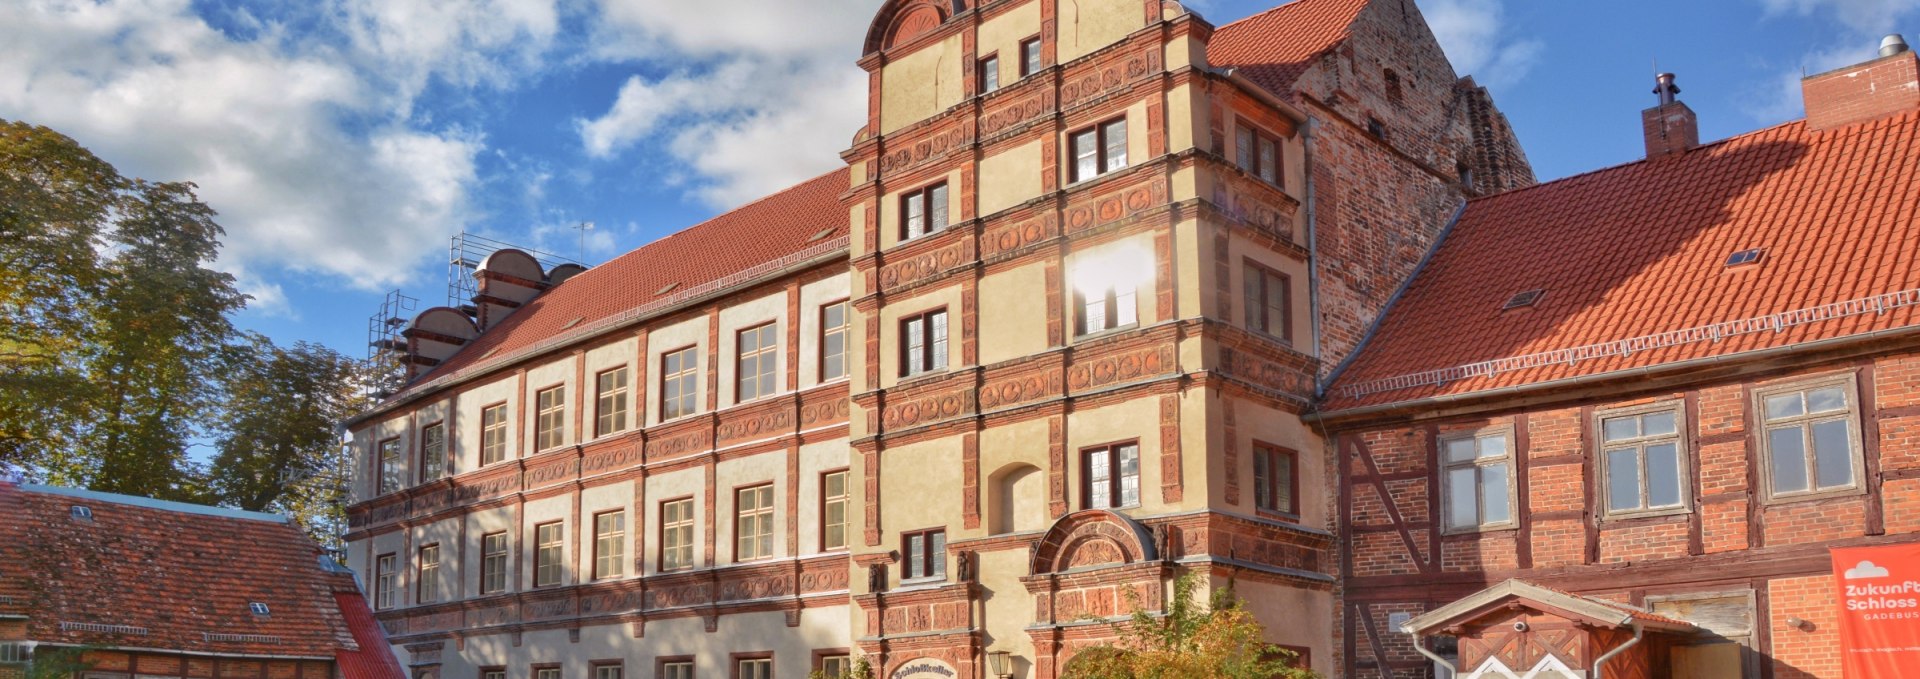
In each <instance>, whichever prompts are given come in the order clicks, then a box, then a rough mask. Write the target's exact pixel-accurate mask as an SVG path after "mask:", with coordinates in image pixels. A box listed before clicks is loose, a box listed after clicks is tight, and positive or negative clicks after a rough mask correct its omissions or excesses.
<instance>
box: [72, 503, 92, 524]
mask: <svg viewBox="0 0 1920 679" xmlns="http://www.w3.org/2000/svg"><path fill="white" fill-rule="evenodd" d="M67 514H68V516H71V517H73V518H74V519H76V520H80V521H92V520H93V508H92V507H88V506H86V505H74V506H73V509H71V510H68V512H67Z"/></svg>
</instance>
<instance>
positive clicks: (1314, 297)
mask: <svg viewBox="0 0 1920 679" xmlns="http://www.w3.org/2000/svg"><path fill="white" fill-rule="evenodd" d="M1319 124H1320V122H1319V120H1318V119H1317V118H1313V117H1312V116H1308V117H1307V124H1305V125H1302V126H1301V127H1300V130H1301V132H1300V145H1301V146H1302V147H1303V151H1302V153H1303V154H1304V156H1305V161H1304V162H1302V163H1300V173H1301V174H1304V175H1306V177H1307V201H1306V202H1307V321H1308V323H1310V324H1312V327H1311V329H1310V330H1309V332H1311V333H1312V335H1313V359H1314V360H1315V361H1319V360H1320V250H1319V249H1318V248H1316V247H1315V245H1314V244H1315V243H1316V242H1317V241H1318V238H1317V236H1318V235H1319V233H1320V224H1319V222H1316V221H1314V214H1313V128H1314V126H1316V125H1319ZM1314 383H1315V384H1314V389H1313V398H1314V400H1315V401H1318V400H1320V399H1321V398H1322V397H1324V396H1326V393H1325V392H1326V388H1327V383H1325V382H1321V381H1319V380H1314Z"/></svg>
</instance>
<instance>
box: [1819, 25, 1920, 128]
mask: <svg viewBox="0 0 1920 679" xmlns="http://www.w3.org/2000/svg"><path fill="white" fill-rule="evenodd" d="M1800 94H1801V96H1802V97H1804V98H1805V99H1806V104H1807V129H1810V130H1816V131H1817V130H1831V129H1833V128H1836V127H1845V126H1847V125H1852V124H1855V123H1864V122H1867V121H1869V120H1877V119H1880V118H1885V117H1887V116H1890V115H1894V114H1897V113H1902V112H1905V111H1912V110H1914V109H1920V57H1915V56H1914V53H1913V50H1910V49H1908V48H1907V41H1906V39H1904V38H1901V37H1900V36H1899V35H1889V36H1887V37H1886V38H1884V39H1882V40H1881V41H1880V56H1879V57H1878V58H1875V59H1872V60H1869V61H1865V62H1862V63H1858V64H1854V65H1852V66H1847V67H1845V68H1837V69H1834V70H1831V71H1827V72H1826V73H1820V74H1816V75H1810V76H1807V77H1805V78H1801V79H1800Z"/></svg>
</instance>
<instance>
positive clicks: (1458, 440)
mask: <svg viewBox="0 0 1920 679" xmlns="http://www.w3.org/2000/svg"><path fill="white" fill-rule="evenodd" d="M1509 436H1510V432H1509V431H1508V430H1505V429H1497V430H1484V431H1480V432H1474V433H1469V434H1458V435H1452V436H1447V437H1444V438H1442V439H1441V440H1440V459H1441V464H1442V468H1443V470H1444V474H1443V475H1442V476H1441V477H1440V484H1441V493H1442V496H1443V497H1444V498H1446V501H1445V502H1444V503H1442V506H1441V508H1442V511H1443V513H1444V514H1445V515H1446V528H1447V530H1448V531H1449V532H1465V531H1475V530H1484V529H1490V528H1503V527H1507V526H1512V525H1514V518H1513V446H1511V445H1509Z"/></svg>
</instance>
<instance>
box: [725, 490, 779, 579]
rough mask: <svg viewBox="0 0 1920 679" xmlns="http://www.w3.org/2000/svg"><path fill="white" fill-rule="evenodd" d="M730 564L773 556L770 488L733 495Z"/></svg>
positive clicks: (771, 491) (741, 491)
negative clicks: (731, 558)
mask: <svg viewBox="0 0 1920 679" xmlns="http://www.w3.org/2000/svg"><path fill="white" fill-rule="evenodd" d="M733 497H734V505H733V510H734V524H733V525H734V544H735V547H734V550H733V560H734V561H753V560H756V559H766V558H770V557H772V556H773V484H771V483H769V484H766V485H761V486H754V487H752V488H741V489H740V490H738V491H735V492H734V494H733Z"/></svg>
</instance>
